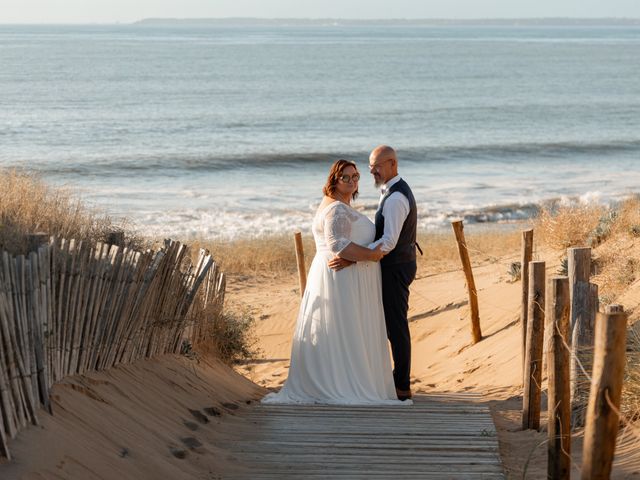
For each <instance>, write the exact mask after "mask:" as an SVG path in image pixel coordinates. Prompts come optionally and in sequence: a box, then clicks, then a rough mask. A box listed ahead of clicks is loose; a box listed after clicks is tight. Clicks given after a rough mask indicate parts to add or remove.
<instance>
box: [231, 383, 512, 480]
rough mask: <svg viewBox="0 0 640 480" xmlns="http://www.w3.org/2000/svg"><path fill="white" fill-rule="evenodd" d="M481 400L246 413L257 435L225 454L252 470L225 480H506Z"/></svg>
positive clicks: (434, 398)
mask: <svg viewBox="0 0 640 480" xmlns="http://www.w3.org/2000/svg"><path fill="white" fill-rule="evenodd" d="M479 400H480V397H479V396H477V395H459V394H458V395H421V396H418V397H417V398H416V399H415V400H414V405H413V406H406V407H405V406H393V407H391V406H376V407H357V406H353V407H352V406H347V407H344V406H275V405H258V406H256V407H255V408H252V409H249V410H248V411H246V412H244V415H243V417H246V419H247V420H249V421H251V422H253V424H254V427H255V430H254V433H255V436H254V438H252V439H251V440H242V438H240V437H241V436H240V435H239V436H238V438H234V436H233V434H232V435H231V438H230V439H229V440H230V441H231V444H227V445H226V448H228V449H229V450H230V451H232V452H233V456H234V457H235V460H237V461H238V463H239V464H240V465H243V466H244V467H246V468H247V472H246V473H244V474H237V475H234V476H232V477H227V476H224V477H223V478H225V479H226V478H251V479H276V478H278V479H280V478H290V479H293V478H300V479H302V478H304V479H307V478H308V479H320V478H322V479H331V478H340V479H356V478H358V479H372V478H373V479H384V478H416V479H417V478H421V479H440V480H442V479H485V480H490V479H491V480H494V479H504V478H505V477H504V474H503V469H502V465H501V463H500V457H499V454H498V439H497V435H496V430H495V426H494V424H493V421H492V419H491V415H490V412H489V408H488V407H487V406H486V405H483V404H481V403H478V401H479Z"/></svg>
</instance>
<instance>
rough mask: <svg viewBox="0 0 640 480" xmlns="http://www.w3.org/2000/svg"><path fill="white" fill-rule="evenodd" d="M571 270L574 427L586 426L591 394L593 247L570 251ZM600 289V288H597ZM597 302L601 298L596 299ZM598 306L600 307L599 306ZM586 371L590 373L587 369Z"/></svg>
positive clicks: (568, 262)
mask: <svg viewBox="0 0 640 480" xmlns="http://www.w3.org/2000/svg"><path fill="white" fill-rule="evenodd" d="M567 271H568V275H569V289H570V295H571V327H570V328H571V340H570V344H571V374H570V375H571V410H572V412H573V418H572V422H571V423H572V425H573V427H576V426H579V425H584V410H585V407H586V403H587V400H588V397H589V393H588V391H589V381H588V376H589V375H591V370H590V368H591V364H592V361H591V358H592V348H593V336H594V329H593V324H594V321H595V316H594V313H593V308H592V304H593V303H594V302H593V301H592V292H591V286H590V284H589V276H590V274H591V248H589V247H579V248H569V249H568V250H567ZM596 288H597V287H596ZM596 295H597V294H596ZM596 301H597V298H596ZM596 308H597V307H596ZM583 368H584V370H585V371H586V375H585V373H584V372H583Z"/></svg>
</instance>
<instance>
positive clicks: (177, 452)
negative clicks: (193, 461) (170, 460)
mask: <svg viewBox="0 0 640 480" xmlns="http://www.w3.org/2000/svg"><path fill="white" fill-rule="evenodd" d="M169 451H170V452H171V455H173V456H174V457H176V458H179V459H180V460H183V459H184V458H186V456H187V451H186V450H183V449H181V448H175V447H169Z"/></svg>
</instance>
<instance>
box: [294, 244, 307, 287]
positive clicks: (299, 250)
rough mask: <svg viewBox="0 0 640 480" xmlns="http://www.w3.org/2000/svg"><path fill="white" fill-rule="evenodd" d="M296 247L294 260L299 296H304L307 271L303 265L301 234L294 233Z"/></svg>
mask: <svg viewBox="0 0 640 480" xmlns="http://www.w3.org/2000/svg"><path fill="white" fill-rule="evenodd" d="M293 237H294V240H295V245H296V260H297V261H298V280H299V282H300V296H301V297H302V296H304V291H305V289H306V288H307V269H306V267H305V265H304V249H303V248H302V234H301V233H300V232H296V233H294V235H293Z"/></svg>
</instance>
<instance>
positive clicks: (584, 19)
mask: <svg viewBox="0 0 640 480" xmlns="http://www.w3.org/2000/svg"><path fill="white" fill-rule="evenodd" d="M242 21H245V22H247V21H254V22H255V21H259V22H334V23H335V22H344V23H348V22H362V23H373V22H380V23H393V22H401V23H419V22H424V23H448V24H455V23H473V22H482V23H488V22H499V23H504V22H556V23H557V22H562V21H571V22H584V23H594V22H607V21H608V22H623V23H624V22H639V23H640V17H619V16H612V17H568V16H540V17H466V18H446V17H439V18H428V17H421V18H407V17H396V18H349V17H238V16H235V17H145V18H141V19H138V20H132V21H118V20H113V21H78V22H75V21H69V22H10V23H5V22H0V25H18V26H19V25H32V26H36V25H51V26H55V25H58V26H64V25H105V26H106V25H137V24H143V23H151V22H173V23H181V22H194V23H197V22H215V23H219V22H242Z"/></svg>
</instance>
